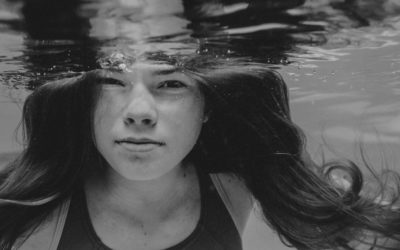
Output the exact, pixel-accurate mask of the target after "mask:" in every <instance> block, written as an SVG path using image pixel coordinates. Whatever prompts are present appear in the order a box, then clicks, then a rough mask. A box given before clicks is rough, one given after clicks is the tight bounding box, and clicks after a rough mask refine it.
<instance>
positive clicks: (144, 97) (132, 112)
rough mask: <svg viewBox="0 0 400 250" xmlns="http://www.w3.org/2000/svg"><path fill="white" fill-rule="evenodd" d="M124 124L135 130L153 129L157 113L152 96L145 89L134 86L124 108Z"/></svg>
mask: <svg viewBox="0 0 400 250" xmlns="http://www.w3.org/2000/svg"><path fill="white" fill-rule="evenodd" d="M123 119H124V123H125V125H127V126H134V127H136V128H148V127H154V126H155V125H156V124H157V119H158V112H157V108H156V104H155V100H154V97H153V95H152V94H151V93H150V92H149V90H147V89H146V87H142V86H139V85H138V86H135V87H134V89H133V90H132V93H131V95H130V96H129V100H128V102H127V105H126V107H125V112H124V118H123Z"/></svg>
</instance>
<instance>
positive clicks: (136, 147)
mask: <svg viewBox="0 0 400 250" xmlns="http://www.w3.org/2000/svg"><path fill="white" fill-rule="evenodd" d="M118 145H120V146H121V147H123V148H124V149H126V150H128V151H129V152H134V153H146V152H150V151H153V150H155V149H157V148H158V147H160V146H161V145H160V144H154V143H145V144H135V143H126V142H121V143H118Z"/></svg>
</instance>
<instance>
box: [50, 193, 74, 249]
mask: <svg viewBox="0 0 400 250" xmlns="http://www.w3.org/2000/svg"><path fill="white" fill-rule="evenodd" d="M70 203H71V199H70V198H68V199H67V200H66V201H65V202H64V203H63V204H61V206H60V208H59V211H58V214H57V222H56V228H55V230H54V234H53V237H52V239H51V243H50V247H49V250H57V248H58V244H59V242H60V239H61V235H62V232H63V229H64V225H65V221H66V219H67V215H68V210H69V205H70Z"/></svg>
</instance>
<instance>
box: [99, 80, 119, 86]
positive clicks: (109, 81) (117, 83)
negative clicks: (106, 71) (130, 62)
mask: <svg viewBox="0 0 400 250" xmlns="http://www.w3.org/2000/svg"><path fill="white" fill-rule="evenodd" d="M100 83H101V84H108V85H117V86H125V84H124V82H122V81H120V80H117V79H113V78H105V79H102V80H101V81H100Z"/></svg>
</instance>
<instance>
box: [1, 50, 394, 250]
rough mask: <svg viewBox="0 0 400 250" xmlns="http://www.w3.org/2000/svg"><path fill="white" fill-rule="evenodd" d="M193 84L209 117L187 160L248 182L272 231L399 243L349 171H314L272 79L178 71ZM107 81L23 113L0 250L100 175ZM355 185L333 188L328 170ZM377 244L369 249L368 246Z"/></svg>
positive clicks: (6, 175) (383, 212) (299, 243)
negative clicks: (97, 122) (99, 128)
mask: <svg viewBox="0 0 400 250" xmlns="http://www.w3.org/2000/svg"><path fill="white" fill-rule="evenodd" d="M179 67H181V68H182V70H184V71H185V72H186V73H187V74H188V75H190V76H192V77H193V78H194V79H196V80H197V81H198V82H199V84H200V87H201V89H202V91H203V93H204V95H205V98H206V109H207V112H208V115H209V120H208V122H207V123H206V124H205V125H204V127H203V130H202V132H201V135H200V138H199V140H198V143H197V144H196V146H195V148H194V149H193V150H192V152H191V153H190V154H189V156H188V157H187V158H188V159H189V160H191V161H194V162H195V163H196V166H201V169H202V170H204V171H207V172H209V173H232V174H234V175H236V176H237V177H239V178H240V179H242V180H243V182H244V183H245V184H246V186H247V188H248V189H249V191H250V192H251V193H252V194H253V196H254V197H255V199H256V201H257V202H258V203H259V206H260V208H261V210H262V212H263V215H264V218H265V220H266V222H267V223H268V224H269V225H270V226H271V227H272V228H273V229H274V230H275V231H276V232H277V233H278V234H279V235H280V236H281V238H282V239H283V241H284V242H285V243H286V244H288V245H292V246H294V247H296V248H298V249H334V248H338V249H339V248H340V247H342V248H344V249H346V248H347V249H351V246H352V245H354V244H356V242H357V240H358V241H363V240H364V239H363V235H365V234H364V233H374V235H373V236H370V237H369V238H366V240H369V239H375V236H383V237H394V236H395V235H394V234H395V233H396V232H399V231H400V223H399V217H400V216H399V214H398V211H395V210H394V209H392V208H391V204H389V205H388V204H379V203H375V202H374V201H373V199H372V198H367V197H365V196H362V195H361V193H360V192H361V187H362V175H361V172H360V170H359V169H358V168H357V167H356V166H355V165H353V164H352V163H338V164H333V163H331V164H329V165H328V164H327V165H325V166H322V167H318V166H316V165H315V164H314V163H312V162H311V161H308V160H307V158H306V157H305V155H306V153H305V149H304V143H305V138H304V136H303V134H302V132H301V130H300V129H299V128H298V127H297V126H296V125H295V124H294V123H293V122H292V121H291V119H290V112H289V101H288V91H287V88H286V85H285V83H284V81H283V80H282V79H281V77H280V76H279V75H278V74H277V73H276V72H274V71H273V70H270V69H267V68H265V66H264V67H262V66H259V65H255V64H250V63H240V64H239V63H238V62H232V61H227V60H217V59H215V58H208V59H207V58H205V59H204V58H200V59H199V58H198V57H195V58H192V59H187V60H186V61H185V62H184V63H180V64H179ZM101 80H102V78H101V77H100V74H97V73H96V71H93V72H89V73H87V74H85V75H83V76H81V77H79V78H75V79H69V80H66V81H61V82H52V83H48V84H45V85H43V86H41V87H39V88H38V89H36V90H35V91H34V92H33V94H31V95H30V96H29V97H28V98H27V100H26V102H25V105H24V109H23V124H24V130H25V136H26V140H25V141H26V148H25V150H24V151H23V152H22V153H21V155H20V156H19V157H18V158H17V159H16V160H15V161H14V162H12V163H10V164H9V165H8V167H7V168H6V169H5V170H3V171H2V172H1V173H0V181H1V183H0V202H1V203H0V221H1V224H0V247H1V248H2V249H9V248H11V246H12V244H13V243H14V242H15V240H16V239H17V238H18V237H20V236H21V235H23V234H26V235H29V233H30V232H32V230H34V229H35V228H36V227H37V226H38V225H39V224H40V222H42V221H43V220H44V219H45V218H46V216H47V215H48V214H49V213H50V212H51V211H52V210H54V208H55V207H57V206H58V205H60V203H61V202H63V201H64V200H65V199H67V198H68V197H70V196H71V194H72V193H73V192H74V191H75V190H76V189H77V188H79V187H81V186H82V184H83V182H84V180H85V178H86V177H87V175H89V174H90V173H91V172H92V171H93V169H94V168H96V169H98V168H99V167H100V168H101V167H102V166H103V165H104V160H103V159H102V157H101V156H100V154H99V153H98V152H97V150H96V147H95V144H94V140H93V112H94V109H95V106H96V104H97V101H98V99H99V95H100V94H101V93H100V90H101V88H100V87H99V86H100V84H99V83H100V82H101ZM335 168H342V169H345V171H348V172H349V173H350V174H351V176H352V183H351V187H350V188H341V187H338V186H335V185H333V184H332V183H331V182H330V181H329V180H328V179H327V176H329V173H330V171H331V170H332V169H335ZM372 243H373V242H372Z"/></svg>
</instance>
